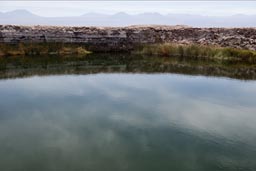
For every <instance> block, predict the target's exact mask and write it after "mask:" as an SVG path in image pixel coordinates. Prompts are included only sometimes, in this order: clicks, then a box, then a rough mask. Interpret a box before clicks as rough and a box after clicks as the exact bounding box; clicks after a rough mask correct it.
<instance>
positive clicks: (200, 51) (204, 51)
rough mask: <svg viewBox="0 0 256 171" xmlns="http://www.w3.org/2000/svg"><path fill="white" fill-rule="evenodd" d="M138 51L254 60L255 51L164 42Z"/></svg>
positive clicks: (159, 54)
mask: <svg viewBox="0 0 256 171" xmlns="http://www.w3.org/2000/svg"><path fill="white" fill-rule="evenodd" d="M138 53H140V54H145V55H156V56H166V57H170V56H176V57H196V58H221V59H224V58H237V59H242V60H256V51H252V50H243V49H235V48H223V47H216V46H202V45H196V44H193V45H181V44H171V43H164V44H153V45H145V46H144V47H143V48H142V49H141V50H139V51H138Z"/></svg>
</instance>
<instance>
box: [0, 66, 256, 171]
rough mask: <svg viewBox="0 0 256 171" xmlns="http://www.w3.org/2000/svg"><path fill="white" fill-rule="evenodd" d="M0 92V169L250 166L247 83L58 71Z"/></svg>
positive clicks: (255, 143)
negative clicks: (55, 73) (59, 73)
mask: <svg viewBox="0 0 256 171" xmlns="http://www.w3.org/2000/svg"><path fill="white" fill-rule="evenodd" d="M9 71H10V70H9ZM0 94H1V98H0V170H4V171H22V170H24V171H34V170H37V171H41V170H42V171H45V170H47V171H55V170H63V171H65V170H76V171H84V170H92V171H101V170H109V171H110V170H111V171H112V170H128V171H134V170H138V171H141V170H162V171H165V170H166V171H167V170H168V171H169V170H177V171H184V170H192V171H206V170H207V171H216V170H225V171H228V170H232V171H234V170H246V171H247V170H252V171H253V170H256V162H255V159H256V124H255V123H256V81H253V80H252V81H244V80H237V79H230V78H227V77H209V76H192V75H187V74H174V73H168V72H167V73H158V72H157V73H146V72H144V73H125V72H122V73H112V72H110V73H98V74H86V75H83V74H81V73H80V74H78V75H77V74H74V73H73V74H70V73H68V74H64V73H62V74H61V75H49V74H48V75H45V76H36V75H33V76H31V77H24V78H16V79H2V80H0Z"/></svg>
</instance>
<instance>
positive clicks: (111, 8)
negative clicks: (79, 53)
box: [0, 0, 256, 17]
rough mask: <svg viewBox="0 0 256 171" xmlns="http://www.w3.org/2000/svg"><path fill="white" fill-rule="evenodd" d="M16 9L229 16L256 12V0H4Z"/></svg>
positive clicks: (50, 13) (1, 6)
mask: <svg viewBox="0 0 256 171" xmlns="http://www.w3.org/2000/svg"><path fill="white" fill-rule="evenodd" d="M16 9H26V10H28V11H30V12H32V13H34V14H37V15H40V16H45V17H60V16H79V15H82V14H85V13H89V12H96V13H104V14H114V13H117V12H126V13H128V14H137V13H145V12H158V13H160V14H168V13H175V14H177V13H178V14H180V13H182V14H199V15H206V16H229V15H236V14H245V15H252V14H256V10H255V9H256V1H206V0H205V1H0V12H7V11H12V10H16Z"/></svg>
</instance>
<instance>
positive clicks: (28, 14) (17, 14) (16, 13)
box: [4, 9, 37, 17]
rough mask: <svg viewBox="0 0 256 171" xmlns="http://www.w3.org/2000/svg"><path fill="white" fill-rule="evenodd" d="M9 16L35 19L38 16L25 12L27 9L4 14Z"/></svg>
mask: <svg viewBox="0 0 256 171" xmlns="http://www.w3.org/2000/svg"><path fill="white" fill-rule="evenodd" d="M4 14H5V15H7V16H18V17H35V16H37V15H35V14H33V13H31V12H29V11H27V10H25V9H17V10H13V11H8V12H5V13H4Z"/></svg>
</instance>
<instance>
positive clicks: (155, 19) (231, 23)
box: [0, 10, 256, 27]
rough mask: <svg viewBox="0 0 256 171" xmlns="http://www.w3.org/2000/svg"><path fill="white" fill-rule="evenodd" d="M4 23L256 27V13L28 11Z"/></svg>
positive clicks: (4, 17)
mask: <svg viewBox="0 0 256 171" xmlns="http://www.w3.org/2000/svg"><path fill="white" fill-rule="evenodd" d="M0 24H15V25H57V26H129V25H150V24H155V25H188V26H193V27H256V15H243V14H237V15H231V16H203V15H190V14H167V15H162V14H160V13H141V14H134V15H130V14H127V13H124V12H119V13H116V14H112V15H110V14H101V13H85V14H83V15H81V16H72V17H42V16H38V15H36V14H33V13H31V12H29V11H27V10H15V11H9V12H4V13H3V12H0Z"/></svg>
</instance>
